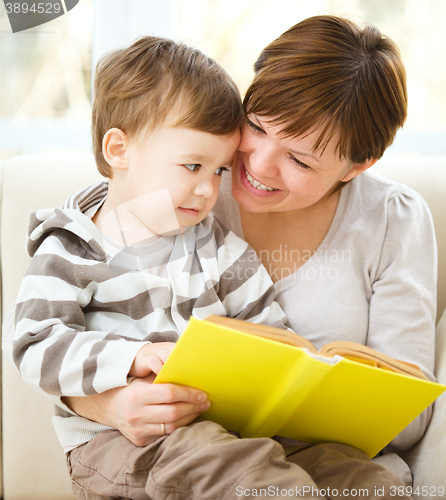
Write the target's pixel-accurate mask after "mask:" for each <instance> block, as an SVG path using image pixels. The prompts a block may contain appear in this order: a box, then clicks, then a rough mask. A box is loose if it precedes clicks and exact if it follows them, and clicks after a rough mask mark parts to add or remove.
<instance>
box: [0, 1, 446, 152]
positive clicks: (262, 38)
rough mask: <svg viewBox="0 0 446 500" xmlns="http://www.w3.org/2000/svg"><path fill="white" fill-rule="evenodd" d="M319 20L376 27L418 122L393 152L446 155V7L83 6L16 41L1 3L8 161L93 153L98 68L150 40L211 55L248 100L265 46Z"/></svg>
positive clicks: (2, 138) (1, 89)
mask: <svg viewBox="0 0 446 500" xmlns="http://www.w3.org/2000/svg"><path fill="white" fill-rule="evenodd" d="M319 14H335V15H340V16H344V17H347V18H349V19H351V20H352V21H354V22H357V23H358V24H360V25H364V24H366V23H371V24H376V25H377V26H378V27H379V28H380V30H381V31H382V32H383V33H385V34H386V35H388V36H389V37H390V38H392V39H393V40H394V41H395V42H396V43H397V44H398V46H399V47H400V50H401V52H402V56H403V59H404V61H405V65H406V69H407V75H408V90H409V116H408V120H407V122H406V125H405V127H404V129H403V130H401V131H400V132H399V133H398V135H397V138H396V140H395V143H394V145H393V146H392V147H391V148H390V149H389V151H388V153H386V154H401V153H416V154H428V155H446V93H445V92H444V89H445V88H446V65H445V64H444V62H443V60H444V53H445V52H446V30H444V28H443V25H442V24H443V20H444V19H445V18H446V2H445V1H444V0H425V1H424V2H419V0H392V2H389V1H388V0H317V1H313V2H308V1H307V0H163V1H162V2H160V1H159V0H94V2H93V0H80V1H79V4H78V5H77V6H76V7H75V8H74V9H73V10H72V11H70V12H69V13H68V14H67V15H64V16H62V17H60V18H58V19H55V20H54V21H51V22H50V23H47V24H45V25H42V26H40V27H37V28H33V29H31V30H28V31H25V32H22V33H15V34H12V33H11V30H10V27H9V24H8V19H7V16H6V13H5V9H4V5H3V2H0V67H1V68H2V75H4V74H6V75H7V77H6V78H4V77H3V78H1V79H0V157H2V158H5V157H8V156H11V155H12V154H17V153H25V152H42V151H45V152H48V151H58V150H61V149H63V150H70V151H73V150H74V151H88V150H89V149H90V147H91V146H90V143H91V141H90V132H89V128H90V111H91V106H90V97H91V84H90V82H91V69H90V68H91V67H92V66H94V65H95V63H96V61H97V60H98V58H99V57H100V56H101V55H102V54H103V53H104V52H106V51H108V50H111V49H114V48H117V47H122V46H125V45H128V44H129V43H130V42H131V41H132V40H134V39H135V38H136V37H138V36H140V35H144V34H155V35H160V36H167V37H171V38H174V39H177V40H183V41H185V42H186V43H188V44H190V45H193V46H195V47H197V48H199V49H201V50H202V51H203V52H205V53H206V54H208V55H210V56H211V57H213V58H214V59H216V60H217V61H218V62H219V63H220V64H222V65H223V67H224V68H225V69H226V70H227V71H228V72H229V73H230V74H231V75H232V76H233V78H234V79H235V81H236V82H237V84H238V86H239V88H240V90H241V92H244V91H245V90H246V88H247V86H248V84H249V82H250V80H251V78H252V74H253V73H252V66H253V64H254V61H255V60H256V58H257V56H258V54H259V53H260V51H261V50H262V48H263V47H264V46H265V45H266V44H268V43H269V42H270V41H272V40H273V39H274V38H275V37H277V36H278V35H279V34H280V33H282V32H283V31H285V30H286V29H287V28H289V27H290V26H291V25H293V24H295V23H297V22H299V21H300V20H302V19H304V18H306V17H309V16H313V15H319Z"/></svg>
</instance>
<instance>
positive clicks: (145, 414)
mask: <svg viewBox="0 0 446 500" xmlns="http://www.w3.org/2000/svg"><path fill="white" fill-rule="evenodd" d="M209 407H210V403H209V402H207V403H202V404H191V403H174V404H170V405H150V406H146V407H145V408H143V409H142V410H141V412H140V414H139V418H138V424H139V425H144V424H151V423H165V424H167V423H171V424H175V423H176V422H182V421H184V420H185V419H189V420H190V421H192V420H194V419H195V418H196V417H197V416H198V415H199V414H200V413H202V412H203V411H206V410H208V409H209Z"/></svg>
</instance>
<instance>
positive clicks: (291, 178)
mask: <svg viewBox="0 0 446 500" xmlns="http://www.w3.org/2000/svg"><path fill="white" fill-rule="evenodd" d="M267 120H268V119H267V118H265V117H260V116H257V115H254V114H250V115H248V117H247V120H246V123H245V125H244V127H243V132H242V141H241V143H240V146H239V152H240V153H239V158H238V161H237V162H235V164H234V167H233V176H232V193H233V196H234V198H235V200H236V201H237V202H238V203H239V204H240V205H241V206H242V207H243V208H244V209H245V210H247V211H249V212H283V211H291V210H297V209H303V208H308V207H310V206H312V205H314V204H315V203H317V202H318V201H320V200H323V199H325V198H327V197H329V196H330V194H331V193H333V192H334V191H335V188H336V186H337V185H338V182H339V181H344V182H345V181H348V180H350V179H352V178H353V177H355V176H356V175H359V174H360V173H361V172H363V171H364V170H366V169H367V168H368V166H370V165H371V164H373V161H372V160H370V161H369V162H367V164H353V163H352V162H351V161H349V160H346V159H339V157H338V156H337V154H335V152H334V149H335V144H333V141H330V142H329V143H328V146H327V148H326V149H325V151H324V153H323V154H320V153H319V152H313V151H312V148H313V145H314V143H315V142H316V140H317V138H318V137H319V133H320V131H319V130H316V131H315V132H312V133H311V134H309V135H307V136H306V137H302V136H299V137H297V138H296V137H294V138H293V137H291V138H285V137H283V135H281V134H280V131H281V129H283V125H272V124H269V123H268V122H267Z"/></svg>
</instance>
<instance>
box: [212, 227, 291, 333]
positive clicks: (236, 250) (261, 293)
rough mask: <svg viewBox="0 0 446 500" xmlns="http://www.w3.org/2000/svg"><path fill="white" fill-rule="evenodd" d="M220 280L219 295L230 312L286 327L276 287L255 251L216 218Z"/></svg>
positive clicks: (228, 312)
mask: <svg viewBox="0 0 446 500" xmlns="http://www.w3.org/2000/svg"><path fill="white" fill-rule="evenodd" d="M213 232H214V235H215V238H216V242H217V248H218V265H219V272H220V281H219V289H218V295H219V298H220V300H221V301H222V303H223V305H224V307H225V309H226V311H227V315H228V316H230V317H233V318H237V319H244V320H247V321H251V322H252V323H261V324H265V325H270V326H275V327H277V328H287V326H286V322H287V318H286V316H285V313H284V312H283V310H282V308H281V307H280V306H279V304H278V303H277V302H276V301H275V298H276V289H275V286H274V283H273V281H272V280H271V277H270V276H269V274H268V272H267V271H266V269H265V267H264V266H263V264H262V263H261V261H260V259H259V257H258V256H257V254H256V252H255V251H254V250H253V249H252V248H251V247H250V246H249V245H248V244H247V243H246V242H245V241H244V240H242V239H241V238H239V237H238V236H236V235H235V234H234V233H233V232H232V231H229V230H228V229H227V228H226V227H225V226H224V225H223V224H222V223H220V222H219V221H218V219H214V223H213Z"/></svg>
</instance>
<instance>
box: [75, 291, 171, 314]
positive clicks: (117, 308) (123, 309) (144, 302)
mask: <svg viewBox="0 0 446 500" xmlns="http://www.w3.org/2000/svg"><path fill="white" fill-rule="evenodd" d="M161 291H163V295H162V296H165V297H166V298H167V300H169V296H170V293H168V294H166V293H165V291H164V289H162V288H153V289H151V290H150V291H147V290H146V291H144V292H141V293H140V294H138V295H135V296H134V297H130V298H129V299H127V300H120V301H116V302H99V301H98V300H96V299H95V298H94V297H93V298H92V300H91V302H90V303H89V304H88V305H87V306H86V307H85V309H84V314H88V313H97V312H104V313H107V312H111V313H118V314H124V315H125V316H128V317H129V318H131V319H135V320H139V319H142V318H144V317H145V316H147V315H149V314H151V313H153V311H154V310H155V308H154V306H153V303H152V300H151V295H152V294H161ZM167 305H168V304H167ZM165 306H166V304H165Z"/></svg>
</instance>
